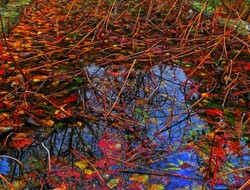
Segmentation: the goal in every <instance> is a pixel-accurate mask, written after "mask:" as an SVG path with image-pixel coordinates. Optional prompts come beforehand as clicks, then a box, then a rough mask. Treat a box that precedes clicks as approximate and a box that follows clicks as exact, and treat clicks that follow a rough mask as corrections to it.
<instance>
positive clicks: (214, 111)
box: [205, 109, 223, 118]
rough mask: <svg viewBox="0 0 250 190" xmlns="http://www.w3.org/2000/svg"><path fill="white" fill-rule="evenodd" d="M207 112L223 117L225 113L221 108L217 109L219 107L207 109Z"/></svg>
mask: <svg viewBox="0 0 250 190" xmlns="http://www.w3.org/2000/svg"><path fill="white" fill-rule="evenodd" d="M205 112H206V114H207V115H211V116H215V117H219V118H222V117H223V113H222V111H221V110H217V109H205Z"/></svg>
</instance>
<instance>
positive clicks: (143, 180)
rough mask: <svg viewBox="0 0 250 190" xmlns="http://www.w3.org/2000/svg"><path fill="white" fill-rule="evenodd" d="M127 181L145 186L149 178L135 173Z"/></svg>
mask: <svg viewBox="0 0 250 190" xmlns="http://www.w3.org/2000/svg"><path fill="white" fill-rule="evenodd" d="M129 180H130V181H137V182H139V183H143V184H145V183H146V182H147V181H148V180H149V177H148V175H140V174H136V173H135V174H132V175H131V176H130V178H129Z"/></svg>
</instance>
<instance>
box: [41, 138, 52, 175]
mask: <svg viewBox="0 0 250 190" xmlns="http://www.w3.org/2000/svg"><path fill="white" fill-rule="evenodd" d="M41 145H42V146H43V148H44V149H45V150H46V151H47V153H48V166H49V173H50V172H51V160H50V152H49V150H48V149H47V147H46V146H45V145H44V144H43V142H42V143H41Z"/></svg>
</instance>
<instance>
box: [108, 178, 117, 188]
mask: <svg viewBox="0 0 250 190" xmlns="http://www.w3.org/2000/svg"><path fill="white" fill-rule="evenodd" d="M119 181H120V179H119V178H115V179H111V180H110V181H109V182H108V183H107V185H108V186H109V188H114V187H116V186H117V185H118V183H119Z"/></svg>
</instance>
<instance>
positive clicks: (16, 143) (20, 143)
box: [11, 138, 34, 150]
mask: <svg viewBox="0 0 250 190" xmlns="http://www.w3.org/2000/svg"><path fill="white" fill-rule="evenodd" d="M33 142H34V139H30V138H15V139H14V140H13V141H12V142H11V146H12V147H13V148H16V149H18V150H20V149H21V148H25V147H27V146H28V145H30V144H31V143H33Z"/></svg>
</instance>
